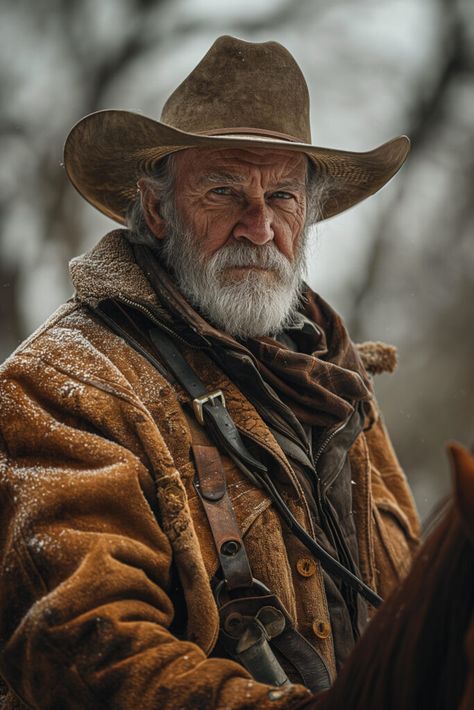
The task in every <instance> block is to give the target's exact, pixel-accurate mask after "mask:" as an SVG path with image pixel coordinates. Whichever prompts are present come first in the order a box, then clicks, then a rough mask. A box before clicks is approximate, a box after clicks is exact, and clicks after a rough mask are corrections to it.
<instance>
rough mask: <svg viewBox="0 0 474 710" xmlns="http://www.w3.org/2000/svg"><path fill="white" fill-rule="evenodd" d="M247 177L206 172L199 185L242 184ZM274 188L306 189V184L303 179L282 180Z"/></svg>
mask: <svg viewBox="0 0 474 710" xmlns="http://www.w3.org/2000/svg"><path fill="white" fill-rule="evenodd" d="M246 179H247V178H246V177H245V176H244V175H236V174H234V173H226V172H220V171H219V172H212V173H205V174H204V175H202V176H201V177H200V179H199V185H200V186H201V185H206V184H209V183H211V184H214V185H216V184H217V185H222V184H227V185H240V184H242V183H243V182H245V180H246ZM273 189H274V190H303V191H304V190H305V189H306V184H305V183H304V182H302V181H301V180H283V181H282V182H278V183H276V186H275V187H274V188H273Z"/></svg>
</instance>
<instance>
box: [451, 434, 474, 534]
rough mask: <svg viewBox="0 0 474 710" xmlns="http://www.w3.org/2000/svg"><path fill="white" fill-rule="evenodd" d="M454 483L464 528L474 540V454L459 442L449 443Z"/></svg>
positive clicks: (457, 504)
mask: <svg viewBox="0 0 474 710" xmlns="http://www.w3.org/2000/svg"><path fill="white" fill-rule="evenodd" d="M448 451H449V454H450V458H451V464H452V470H453V483H454V497H455V503H456V507H457V509H458V510H459V513H460V515H461V519H462V522H463V525H464V529H465V530H466V532H467V534H468V535H469V537H470V538H471V540H472V541H473V542H474V456H473V454H471V453H470V452H469V450H468V449H465V448H464V446H461V444H458V443H457V442H455V441H454V442H450V443H449V444H448Z"/></svg>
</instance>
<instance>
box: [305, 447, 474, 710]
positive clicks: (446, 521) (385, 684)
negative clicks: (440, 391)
mask: <svg viewBox="0 0 474 710" xmlns="http://www.w3.org/2000/svg"><path fill="white" fill-rule="evenodd" d="M448 449H449V453H450V457H451V460H452V464H453V466H452V468H453V478H454V497H453V502H452V504H450V507H449V509H448V510H447V512H446V514H445V515H444V516H443V519H442V520H441V522H440V523H439V524H438V525H437V526H436V527H435V528H434V529H433V531H432V532H431V533H430V535H429V537H428V538H427V540H426V542H425V543H424V544H423V546H422V547H421V549H420V551H419V553H418V555H417V557H416V559H415V561H414V563H413V566H412V569H411V572H410V573H409V575H408V577H407V578H406V580H405V581H404V582H403V584H401V585H400V587H399V588H398V589H397V590H396V591H395V593H393V594H392V595H391V597H390V598H389V599H388V600H387V601H386V602H385V603H384V604H383V605H382V607H381V608H380V610H379V611H378V612H377V614H376V615H375V617H374V619H373V621H372V622H371V623H370V625H369V628H368V629H367V632H366V633H365V634H364V636H363V637H362V639H361V640H360V642H359V643H358V645H357V646H356V648H355V649H354V652H353V654H352V656H351V658H350V659H349V661H348V662H347V664H346V666H345V667H344V669H343V671H342V672H341V674H340V676H339V677H338V679H337V681H336V682H335V684H334V686H333V687H332V688H331V689H330V690H329V691H327V692H326V693H325V694H324V695H323V696H320V698H319V699H318V700H314V701H310V703H309V704H308V705H306V706H305V707H307V708H308V710H309V708H315V710H316V708H317V710H425V709H426V710H428V709H429V710H448V709H449V710H452V709H453V708H458V709H459V710H474V617H473V612H474V456H472V455H471V454H470V453H469V452H468V451H467V450H466V449H464V448H463V447H461V446H460V445H459V444H451V445H450V446H449V447H448Z"/></svg>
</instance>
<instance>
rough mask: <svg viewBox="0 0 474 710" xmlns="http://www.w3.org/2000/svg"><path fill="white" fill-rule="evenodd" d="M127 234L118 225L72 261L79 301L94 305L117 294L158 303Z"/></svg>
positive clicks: (156, 304)
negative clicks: (136, 258) (135, 256)
mask: <svg viewBox="0 0 474 710" xmlns="http://www.w3.org/2000/svg"><path fill="white" fill-rule="evenodd" d="M126 235H127V230H125V229H115V230H114V231H113V232H109V233H108V234H106V235H105V237H103V238H102V239H101V240H100V242H99V243H98V244H96V245H95V246H94V247H93V248H92V249H91V250H90V251H89V252H87V253H86V254H82V255H81V256H77V257H76V258H75V259H72V261H70V263H69V273H70V275H71V281H72V283H73V286H74V288H75V289H76V298H77V299H78V300H79V301H81V302H82V303H86V304H87V305H90V306H93V307H95V306H97V305H98V304H99V303H100V302H101V301H105V300H107V299H114V298H117V299H119V300H122V299H128V300H130V301H134V302H137V303H142V304H144V305H147V306H149V307H151V308H154V307H159V303H158V299H157V297H156V294H155V292H154V291H153V288H152V287H151V285H150V282H149V281H148V279H147V278H146V276H145V274H144V273H143V271H142V270H141V269H140V267H139V266H138V264H137V263H136V261H135V258H134V256H133V251H132V247H131V245H130V243H129V242H128V240H127V238H126Z"/></svg>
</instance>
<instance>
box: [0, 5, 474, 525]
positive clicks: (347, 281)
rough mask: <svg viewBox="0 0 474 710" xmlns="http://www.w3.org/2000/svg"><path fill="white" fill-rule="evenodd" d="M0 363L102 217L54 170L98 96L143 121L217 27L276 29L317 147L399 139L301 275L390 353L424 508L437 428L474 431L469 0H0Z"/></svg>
mask: <svg viewBox="0 0 474 710" xmlns="http://www.w3.org/2000/svg"><path fill="white" fill-rule="evenodd" d="M0 10H1V16H0V156H1V157H0V333H1V340H0V359H3V358H5V357H6V356H7V355H8V354H9V353H10V352H11V351H12V350H13V349H14V348H15V347H16V346H17V345H18V343H19V342H20V341H21V340H22V339H23V338H24V337H25V336H26V335H28V334H29V333H30V332H31V331H32V330H33V329H34V328H36V327H37V326H38V325H39V324H40V323H41V322H42V320H43V319H44V318H45V317H46V316H48V314H49V313H51V311H52V310H54V309H55V308H56V307H57V306H58V305H59V304H60V303H61V302H62V301H64V300H65V299H66V298H68V297H69V296H70V295H71V286H70V284H69V280H68V275H67V268H66V266H67V262H68V260H69V259H70V258H71V257H72V256H73V255H76V254H79V253H81V252H83V251H85V250H87V249H88V248H90V247H91V246H92V245H93V244H94V243H95V242H96V241H97V240H98V239H99V238H100V237H101V236H102V235H103V234H104V233H105V232H106V231H108V230H110V229H112V228H114V223H113V222H111V221H110V220H108V219H107V218H105V217H103V216H101V215H100V214H99V213H98V212H95V211H94V210H93V208H91V207H90V206H88V205H87V204H86V203H85V202H84V201H83V200H82V199H81V198H80V197H79V195H78V194H77V193H76V192H75V191H74V189H73V188H72V187H71V186H70V185H69V184H68V182H67V180H66V177H65V173H64V170H63V168H62V166H61V160H62V146H63V143H64V139H65V137H66V135H67V133H68V131H69V129H70V128H71V126H72V125H73V124H74V123H75V122H76V121H77V120H79V119H80V118H81V117H82V116H84V115H85V114H87V113H90V112H92V111H96V110H98V109H102V108H124V109H129V110H133V111H139V112H143V113H145V114H148V115H150V116H153V117H156V118H159V115H160V112H161V107H162V105H163V103H164V101H165V99H166V98H167V96H168V95H169V94H170V93H171V91H172V90H173V89H174V88H175V87H176V86H177V84H178V83H180V82H181V81H182V79H184V77H185V76H186V75H187V74H188V73H189V72H190V71H191V70H192V68H193V67H194V66H195V65H196V64H197V62H198V61H199V60H200V59H201V58H202V56H203V55H204V54H205V52H206V51H207V50H208V48H209V47H210V45H211V44H212V42H213V41H214V39H215V38H216V37H217V36H219V35H221V34H233V35H236V36H238V37H240V38H242V39H246V40H250V41H253V42H261V41H266V40H270V39H273V40H277V41H279V42H281V43H282V44H284V45H285V46H286V47H287V48H288V49H289V50H290V51H291V52H292V54H293V55H294V56H295V58H296V59H297V61H298V62H299V64H300V66H301V68H302V69H303V72H304V74H305V76H306V78H307V81H308V84H309V89H310V95H311V100H312V128H313V141H314V143H316V144H318V145H322V146H329V147H334V148H341V149H347V150H368V149H370V148H373V147H375V146H376V145H378V144H380V143H383V142H385V141H386V140H388V139H390V138H392V137H394V136H396V135H399V134H401V133H406V134H407V135H409V136H410V138H411V139H412V152H411V155H410V156H409V159H408V162H407V164H406V165H405V166H404V167H403V169H402V170H401V172H400V173H399V174H398V175H397V176H396V177H395V178H394V179H393V180H392V181H391V182H390V183H389V184H388V186H386V187H385V188H384V189H383V190H382V191H381V192H379V193H378V194H377V195H376V196H374V197H372V198H370V199H369V200H367V201H366V202H364V203H363V204H361V205H359V206H357V207H355V208H353V209H352V210H349V211H348V212H346V213H344V214H342V215H340V216H338V217H335V218H333V219H331V220H328V221H327V222H323V223H322V224H321V225H319V226H318V228H317V229H316V230H315V234H314V237H313V248H312V256H311V259H310V274H309V282H310V285H311V286H312V287H313V288H314V289H315V290H316V291H318V292H319V293H321V295H322V296H323V297H324V298H325V299H326V300H329V301H330V302H331V303H332V304H333V305H334V306H335V307H336V308H337V309H338V310H339V311H340V312H341V313H342V315H343V317H344V318H345V320H346V322H347V324H348V326H349V329H350V331H351V334H352V336H353V339H354V340H355V341H356V342H360V341H363V340H383V341H386V342H390V343H393V344H395V345H396V346H397V348H398V351H399V367H398V370H397V371H396V373H395V374H393V375H382V376H378V377H377V378H376V391H377V394H378V397H379V399H380V401H381V406H382V409H383V412H384V415H385V419H386V422H387V425H388V428H389V430H390V432H391V435H392V438H393V441H394V445H395V448H396V450H397V452H398V455H399V457H400V459H401V462H402V464H403V466H404V468H405V470H406V472H407V475H408V477H409V480H410V483H411V485H412V488H413V491H414V494H415V497H416V500H417V503H418V506H419V508H420V511H421V513H422V516H423V517H425V516H426V515H427V513H428V512H429V511H430V509H431V508H432V507H433V505H435V504H436V502H437V501H438V500H439V499H440V498H441V497H442V496H443V495H444V494H445V493H446V492H447V491H448V489H449V479H450V476H449V467H448V462H447V460H446V456H445V454H444V442H446V440H448V439H450V438H456V439H458V440H460V441H462V442H464V443H465V444H468V445H471V446H472V445H473V444H474V427H473V424H474V398H473V384H474V367H473V364H474V363H473V360H474V358H473V344H474V329H473V315H474V280H473V274H474V246H473V227H474V201H473V192H474V190H473V188H474V131H473V118H474V3H473V2H472V0H384V1H383V2H380V0H357V2H353V1H351V0H259V1H258V2H257V1H256V0H238V1H236V2H234V1H233V0H225V2H222V1H221V2H217V0H161V1H160V0H100V2H96V0H15V2H11V1H8V0H0Z"/></svg>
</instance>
